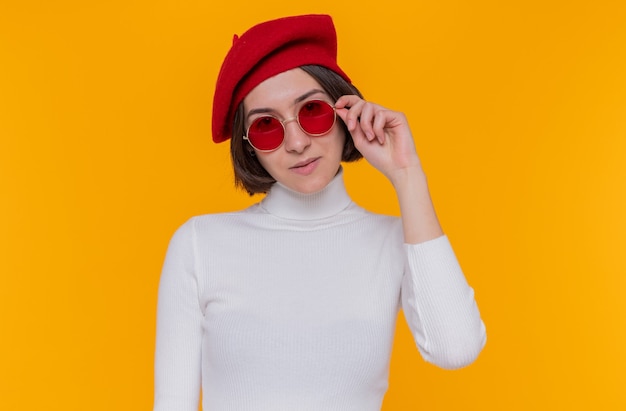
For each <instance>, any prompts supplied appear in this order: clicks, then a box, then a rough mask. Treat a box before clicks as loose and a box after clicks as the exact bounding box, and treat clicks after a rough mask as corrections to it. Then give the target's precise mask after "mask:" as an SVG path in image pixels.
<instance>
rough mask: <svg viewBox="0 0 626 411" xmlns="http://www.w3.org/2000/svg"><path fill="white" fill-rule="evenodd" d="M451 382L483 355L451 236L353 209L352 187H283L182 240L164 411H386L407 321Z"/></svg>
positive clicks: (173, 247)
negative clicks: (398, 326) (416, 231)
mask: <svg viewBox="0 0 626 411" xmlns="http://www.w3.org/2000/svg"><path fill="white" fill-rule="evenodd" d="M400 307H402V308H403V310H404V316H405V318H406V320H407V322H408V324H409V327H410V329H411V331H412V333H413V336H414V338H415V341H416V343H417V347H418V348H419V351H420V353H421V354H422V356H423V357H424V359H426V360H427V361H429V362H432V363H434V364H437V365H439V366H440V367H443V368H458V367H462V366H465V365H467V364H469V363H471V362H472V361H473V360H474V359H475V358H476V356H477V355H478V353H479V352H480V350H481V349H482V347H483V345H484V344H485V339H486V335H485V327H484V325H483V323H482V321H481V318H480V314H479V312H478V309H477V306H476V303H475V301H474V292H473V290H472V288H470V287H469V286H468V284H467V282H466V281H465V278H464V276H463V273H462V271H461V269H460V267H459V265H458V263H457V260H456V257H455V255H454V252H453V251H452V249H451V247H450V244H449V242H448V239H447V238H446V237H445V236H442V237H439V238H437V239H434V240H431V241H428V242H425V243H420V244H413V245H410V244H404V243H403V235H402V226H401V221H400V219H398V218H396V217H389V216H382V215H377V214H372V213H370V212H368V211H366V210H364V209H362V208H361V207H359V206H357V205H356V204H355V203H353V202H352V201H351V200H350V198H349V197H348V194H347V193H346V191H345V187H344V184H343V176H342V173H339V174H338V175H337V177H335V179H334V180H333V181H332V182H331V183H330V184H329V185H328V186H327V187H326V188H325V189H323V190H322V191H321V192H319V193H315V194H309V195H303V194H299V193H296V192H293V191H291V190H289V189H288V188H286V187H284V186H282V185H280V184H278V183H276V184H274V186H273V187H272V189H271V191H270V193H269V194H268V195H267V196H266V197H265V198H264V199H263V200H262V201H261V202H260V203H258V204H256V205H253V206H251V207H249V208H247V209H245V210H243V211H239V212H233V213H224V214H213V215H205V216H199V217H194V218H192V219H190V220H189V221H187V222H186V223H185V224H184V225H183V226H181V227H180V228H179V229H178V231H177V232H176V233H175V234H174V236H173V238H172V240H171V242H170V245H169V249H168V251H167V256H166V259H165V263H164V266H163V272H162V276H161V282H160V286H159V302H158V314H157V341H156V361H155V405H154V410H155V411H197V409H198V401H199V395H200V390H202V397H203V399H202V405H203V409H204V410H205V411H231V410H232V411H248V410H250V411H283V410H285V411H340V410H341V411H348V410H350V411H379V410H380V407H381V404H382V399H383V396H384V394H385V391H386V390H387V379H388V370H389V359H390V354H391V348H392V340H393V335H394V328H395V322H396V318H397V314H398V310H399V308H400Z"/></svg>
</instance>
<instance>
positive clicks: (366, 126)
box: [359, 103, 376, 141]
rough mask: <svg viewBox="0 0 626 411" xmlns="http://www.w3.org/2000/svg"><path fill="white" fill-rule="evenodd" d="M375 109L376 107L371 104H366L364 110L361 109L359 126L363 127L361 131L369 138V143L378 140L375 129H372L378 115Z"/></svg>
mask: <svg viewBox="0 0 626 411" xmlns="http://www.w3.org/2000/svg"><path fill="white" fill-rule="evenodd" d="M375 109H376V107H375V106H374V105H373V104H371V103H366V104H364V105H363V108H362V109H361V115H360V120H359V124H360V126H361V129H362V130H363V133H365V137H367V139H368V140H369V141H372V140H374V139H375V138H376V135H375V134H374V129H373V127H372V124H373V121H374V118H375V114H376V113H375Z"/></svg>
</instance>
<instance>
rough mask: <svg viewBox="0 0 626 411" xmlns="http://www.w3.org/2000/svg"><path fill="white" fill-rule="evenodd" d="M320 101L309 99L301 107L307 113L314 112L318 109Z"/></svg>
mask: <svg viewBox="0 0 626 411" xmlns="http://www.w3.org/2000/svg"><path fill="white" fill-rule="evenodd" d="M320 106H321V103H320V102H319V101H309V102H308V103H306V104H305V105H304V107H303V110H305V111H308V112H309V113H316V112H318V111H319V110H320Z"/></svg>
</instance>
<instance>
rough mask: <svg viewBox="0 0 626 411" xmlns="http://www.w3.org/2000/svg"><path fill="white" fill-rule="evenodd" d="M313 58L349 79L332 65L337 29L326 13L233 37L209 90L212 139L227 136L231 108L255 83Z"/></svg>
mask: <svg viewBox="0 0 626 411" xmlns="http://www.w3.org/2000/svg"><path fill="white" fill-rule="evenodd" d="M307 64H316V65H319V66H324V67H326V68H329V69H331V70H333V71H334V72H336V73H337V74H339V75H340V76H341V77H343V78H344V79H345V80H346V81H348V82H350V78H348V76H347V75H346V74H345V73H344V72H343V71H342V70H341V69H340V68H339V66H338V65H337V34H336V33H335V26H334V25H333V21H332V19H331V17H330V16H327V15H318V14H313V15H305V16H293V17H285V18H281V19H277V20H271V21H267V22H264V23H260V24H258V25H256V26H254V27H252V28H250V29H249V30H248V31H246V32H245V33H244V34H242V35H241V37H237V35H235V37H234V38H233V45H232V47H231V48H230V50H229V51H228V54H227V55H226V58H224V62H223V63H222V68H221V69H220V72H219V75H218V77H217V84H216V86H215V95H214V96H213V141H214V142H216V143H220V142H222V141H226V140H228V139H229V138H230V137H231V134H232V127H233V119H234V115H235V110H236V108H237V106H239V103H241V102H242V101H243V99H244V97H245V96H246V95H247V94H248V93H249V92H250V91H252V89H253V88H255V87H256V86H257V85H259V84H260V83H262V82H263V81H265V80H267V79H268V78H270V77H273V76H275V75H277V74H280V73H282V72H284V71H287V70H291V69H293V68H296V67H299V66H303V65H307Z"/></svg>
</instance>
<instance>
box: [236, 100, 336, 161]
mask: <svg viewBox="0 0 626 411" xmlns="http://www.w3.org/2000/svg"><path fill="white" fill-rule="evenodd" d="M336 118H337V116H336V114H335V107H333V106H332V105H331V104H330V103H328V102H326V101H323V100H309V101H307V102H305V103H304V104H303V105H302V107H301V108H300V111H298V115H297V116H296V117H292V118H287V119H285V120H283V121H280V120H279V119H278V118H276V117H274V116H270V115H266V116H262V117H258V118H256V119H254V121H253V122H252V124H250V126H248V130H247V131H246V135H245V136H243V138H244V140H248V143H250V145H251V146H252V147H254V148H255V149H257V150H258V151H274V150H276V149H277V148H279V147H280V146H281V145H282V144H283V141H284V140H285V124H286V123H288V122H290V121H293V120H296V121H297V122H298V125H299V126H300V128H301V129H302V131H304V132H305V133H307V134H308V135H310V136H311V137H319V136H323V135H324V134H327V133H328V132H329V131H330V130H331V129H332V128H333V126H334V125H335V121H336Z"/></svg>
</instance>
